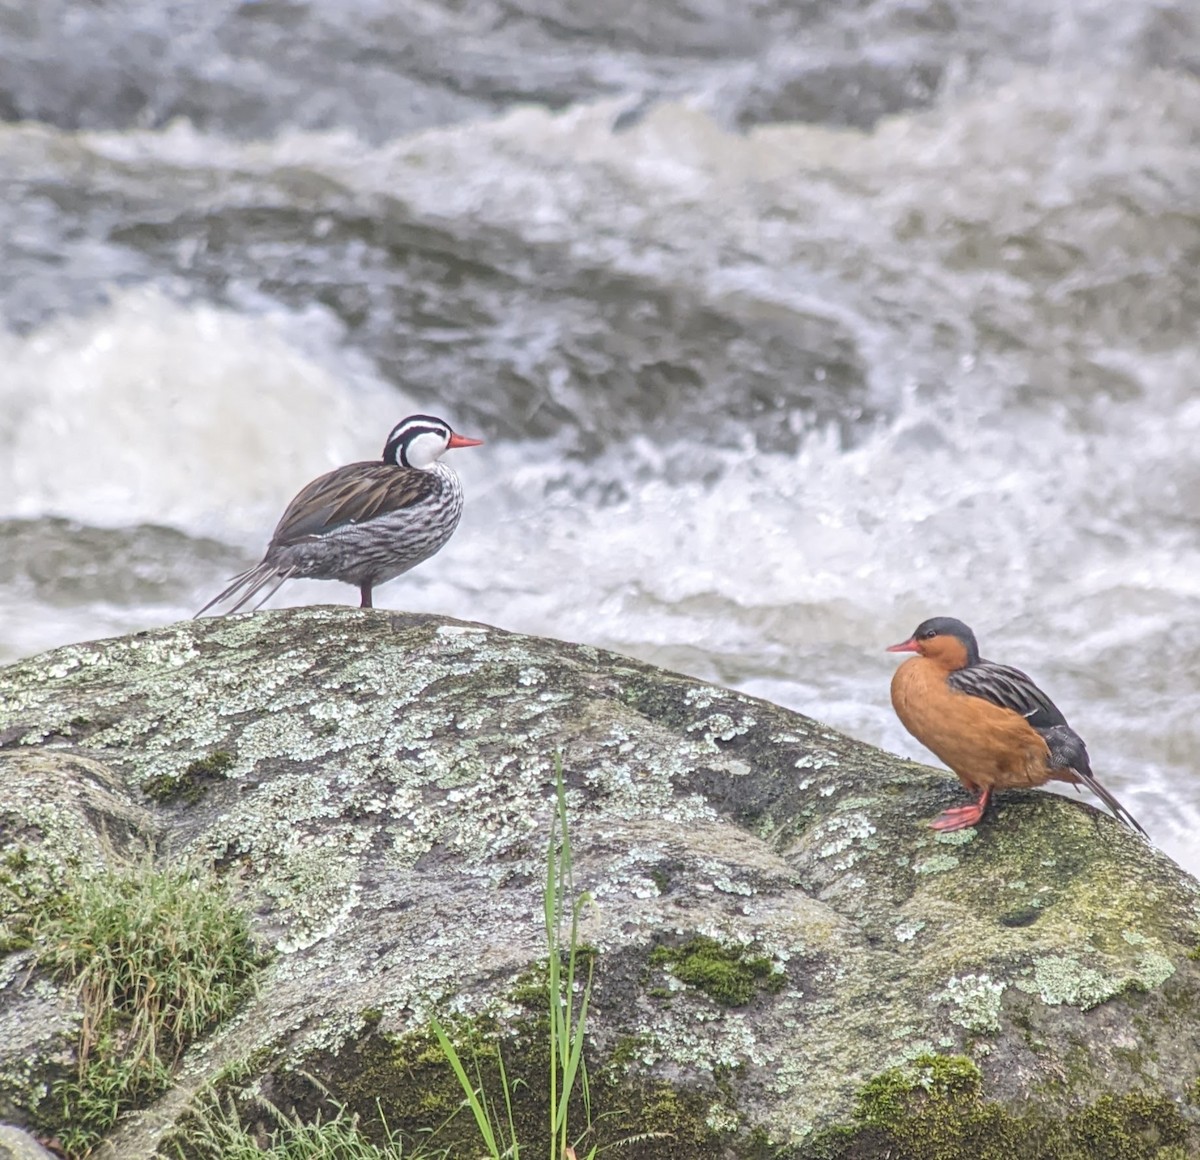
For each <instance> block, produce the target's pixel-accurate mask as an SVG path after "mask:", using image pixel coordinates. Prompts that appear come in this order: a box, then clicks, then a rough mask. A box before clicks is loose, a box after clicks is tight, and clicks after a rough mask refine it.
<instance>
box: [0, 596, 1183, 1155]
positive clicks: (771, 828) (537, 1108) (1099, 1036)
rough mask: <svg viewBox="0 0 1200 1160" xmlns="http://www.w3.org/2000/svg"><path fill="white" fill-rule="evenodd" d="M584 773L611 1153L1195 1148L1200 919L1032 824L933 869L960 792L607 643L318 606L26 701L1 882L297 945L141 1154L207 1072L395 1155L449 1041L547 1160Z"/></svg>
mask: <svg viewBox="0 0 1200 1160" xmlns="http://www.w3.org/2000/svg"><path fill="white" fill-rule="evenodd" d="M880 696H881V697H884V696H886V687H883V686H881V690H880ZM559 753H561V760H562V769H563V777H564V781H565V785H566V798H567V804H568V817H569V824H570V831H571V837H572V844H573V847H574V857H575V882H574V888H575V891H576V892H582V891H587V892H588V893H590V895H591V896H592V898H593V900H594V904H593V905H590V906H585V907H584V908H583V910H582V912H581V914H582V939H583V941H584V942H585V943H586V945H587V947H588V949H589V955H588V958H589V959H590V961H591V962H592V964H593V966H594V972H595V974H594V993H593V996H592V1007H591V1011H590V1019H589V1027H588V1040H587V1057H588V1063H589V1068H590V1073H591V1078H592V1102H593V1107H592V1113H593V1117H594V1118H596V1119H598V1121H599V1123H598V1127H597V1133H598V1135H597V1136H595V1137H593V1140H596V1139H598V1140H599V1141H600V1142H602V1143H603V1142H606V1141H607V1142H611V1141H613V1140H618V1139H624V1138H627V1137H633V1136H637V1135H639V1134H642V1133H647V1134H648V1135H647V1137H646V1138H644V1139H641V1140H637V1141H634V1142H632V1143H630V1144H628V1145H626V1146H625V1147H624V1148H622V1149H621V1150H620V1151H619V1152H618V1153H617V1154H619V1155H621V1156H627V1157H628V1156H635V1157H637V1156H645V1157H674V1156H678V1157H684V1156H687V1157H714V1158H716V1157H725V1156H728V1157H750V1156H754V1157H759V1156H762V1157H766V1156H780V1155H782V1156H792V1157H798V1158H799V1157H810V1156H811V1157H847V1158H848V1157H872V1156H884V1155H887V1156H892V1157H906V1156H911V1157H918V1158H921V1157H935V1156H937V1157H952V1156H956V1155H964V1156H966V1155H970V1156H984V1157H989V1156H996V1157H1000V1156H1003V1157H1005V1158H1006V1160H1012V1158H1014V1157H1022V1156H1030V1157H1035V1156H1036V1157H1047V1158H1050V1157H1055V1158H1062V1157H1066V1158H1071V1157H1080V1158H1083V1157H1094V1156H1103V1157H1114V1158H1123V1157H1158V1158H1160V1160H1168V1158H1174V1160H1181V1158H1185V1157H1190V1156H1197V1155H1200V1109H1198V1108H1197V1104H1198V1103H1200V961H1197V959H1198V957H1200V955H1198V952H1197V947H1198V946H1200V887H1198V885H1197V883H1196V882H1195V881H1193V880H1192V879H1191V878H1189V877H1188V876H1187V875H1185V874H1184V873H1183V872H1181V871H1180V870H1179V869H1178V868H1177V867H1176V866H1175V865H1174V864H1173V863H1172V862H1170V861H1169V860H1168V859H1166V858H1165V857H1163V856H1161V855H1159V854H1158V853H1157V852H1156V851H1155V850H1154V849H1152V848H1151V847H1150V846H1148V845H1147V844H1145V843H1143V842H1142V841H1141V840H1139V839H1138V838H1137V837H1136V835H1134V834H1133V833H1131V832H1130V831H1128V830H1126V829H1124V828H1123V827H1121V826H1119V825H1117V824H1116V823H1114V822H1113V820H1112V819H1111V818H1110V817H1108V816H1107V815H1105V814H1101V813H1099V812H1097V811H1096V810H1094V809H1092V808H1091V807H1089V806H1087V805H1085V804H1083V803H1081V802H1075V801H1070V800H1066V799H1064V798H1061V797H1056V796H1052V795H1049V794H1045V793H1016V794H1009V795H1005V796H1004V797H1003V798H1002V800H1001V804H1000V807H999V809H998V810H997V811H996V813H995V816H994V817H993V818H992V819H990V820H989V822H988V823H987V824H986V825H985V826H984V827H983V828H982V829H980V830H978V831H976V830H968V831H964V832H960V833H953V834H946V835H941V836H937V837H935V836H934V835H933V834H932V833H931V832H930V831H929V830H928V829H927V828H926V827H925V825H924V822H925V821H926V820H927V819H928V818H929V817H931V816H932V815H934V814H935V813H937V812H938V811H939V810H940V809H942V808H944V807H945V806H946V805H948V804H951V803H952V802H953V801H954V800H955V798H956V796H957V790H956V785H957V783H956V782H955V781H954V779H953V778H952V777H951V776H950V775H948V774H945V773H944V772H938V771H934V770H930V769H927V768H925V767H922V766H919V765H915V764H913V763H910V762H907V761H903V760H900V759H898V758H895V757H891V756H889V755H887V754H885V753H882V752H880V751H878V750H875V749H873V748H871V747H869V746H866V745H863V744H860V743H858V742H855V741H852V740H850V739H848V738H846V737H844V736H841V735H839V734H837V733H835V732H833V731H832V730H830V729H827V728H825V727H823V726H821V725H820V724H818V723H816V722H814V721H812V720H809V719H807V718H805V717H802V716H799V715H797V714H795V713H792V712H790V711H787V710H784V709H781V708H779V707H777V706H774V705H771V704H768V703H766V702H763V701H758V700H755V699H753V698H751V697H746V696H742V695H740V694H737V693H733V692H730V691H728V690H725V689H721V688H716V687H714V686H711V685H708V684H705V683H703V682H700V681H696V680H693V679H691V678H687V677H683V676H679V675H676V674H672V673H668V672H663V671H661V670H658V669H655V668H653V667H651V666H648V665H644V664H641V663H639V662H636V661H632V660H629V659H627V658H624V657H621V656H618V655H615V654H612V653H607V652H602V651H599V650H597V649H594V648H590V647H586V646H580V645H570V644H564V643H561V642H558V641H553V640H545V639H538V638H530V637H523V636H518V635H513V634H510V633H507V632H503V631H501V630H498V629H494V628H489V627H486V626H484V625H477V624H467V623H460V622H450V621H445V620H441V619H437V618H433V617H428V616H408V615H402V614H396V613H388V612H386V611H381V610H376V611H359V610H357V609H355V610H349V609H329V608H310V609H297V610H289V611H283V612H270V613H261V614H254V615H248V616H237V617H230V618H226V619H214V620H205V621H198V622H189V623H184V624H178V625H172V626H170V627H167V628H163V629H161V630H157V631H153V632H147V633H141V634H138V635H136V636H131V637H125V638H121V639H115V640H107V641H99V642H95V643H88V644H81V645H75V646H71V647H67V648H62V649H58V650H56V651H54V652H52V653H48V654H45V655H43V656H39V657H34V658H31V659H29V660H26V661H23V662H21V663H19V664H17V665H14V666H11V667H10V668H7V669H4V670H0V787H2V789H0V837H2V838H3V844H4V849H5V851H6V852H8V853H10V854H11V853H13V852H14V851H16V850H18V849H19V850H20V851H22V853H21V855H20V857H19V858H17V859H15V860H14V862H13V865H12V866H10V871H11V873H10V874H9V878H8V879H7V881H9V882H10V884H11V883H12V882H13V881H14V880H18V882H17V884H18V885H20V884H21V883H22V882H23V883H24V890H25V895H26V897H28V896H29V894H30V893H31V892H36V889H37V888H38V884H39V883H52V882H54V881H60V880H61V879H62V877H63V876H64V875H70V874H87V873H91V872H94V871H97V870H100V869H102V868H104V867H114V866H119V865H122V864H125V863H130V862H134V861H137V860H138V859H142V858H144V857H146V856H148V855H153V857H154V858H156V859H157V860H159V861H160V862H161V863H164V864H180V863H187V864H190V865H194V866H196V867H197V872H198V873H199V872H201V871H204V872H216V873H218V874H220V875H221V876H223V877H224V878H225V879H226V880H228V881H230V882H232V883H236V884H237V889H238V890H239V891H240V893H241V895H242V896H243V897H244V898H245V899H246V900H247V902H248V904H249V905H250V906H251V907H252V908H253V912H254V923H255V929H256V931H257V934H258V937H259V938H260V939H261V940H262V943H263V945H264V947H266V948H268V949H269V950H270V951H271V952H272V955H271V958H270V961H269V963H268V965H266V966H265V967H264V968H263V971H262V977H261V981H260V986H259V990H258V993H257V995H256V996H255V997H254V998H253V999H251V1000H249V1001H248V1003H247V1004H246V1005H245V1006H244V1007H243V1008H242V1010H241V1012H240V1013H239V1014H238V1015H237V1016H235V1017H234V1019H233V1020H232V1021H230V1022H228V1023H226V1024H225V1025H224V1026H221V1027H218V1028H215V1029H214V1030H213V1031H212V1033H211V1034H210V1035H208V1036H207V1037H206V1038H205V1039H203V1040H202V1041H201V1042H199V1043H197V1044H196V1045H194V1046H193V1048H192V1049H191V1050H190V1052H189V1053H188V1055H187V1056H186V1057H185V1058H184V1060H183V1061H182V1063H181V1065H180V1067H179V1069H178V1072H177V1082H176V1086H175V1087H174V1088H172V1089H170V1090H169V1091H167V1092H166V1093H165V1094H164V1095H162V1096H161V1097H159V1098H157V1099H156V1100H155V1101H154V1102H153V1103H152V1104H151V1105H150V1106H149V1107H146V1108H142V1109H137V1110H134V1111H131V1112H129V1113H127V1114H126V1115H125V1116H124V1117H123V1118H122V1119H121V1120H120V1121H119V1122H118V1124H117V1126H116V1128H115V1132H114V1136H113V1138H112V1143H111V1145H110V1152H111V1153H112V1154H114V1155H118V1156H120V1157H122V1158H124V1160H137V1158H139V1157H149V1156H151V1155H153V1154H154V1152H155V1149H156V1147H158V1146H159V1144H160V1143H161V1141H162V1140H163V1138H164V1135H165V1134H167V1133H169V1132H170V1130H171V1129H172V1127H173V1125H175V1124H176V1123H177V1122H178V1121H179V1119H180V1117H181V1116H182V1115H184V1113H185V1111H186V1109H187V1107H188V1105H189V1101H190V1100H191V1098H192V1097H193V1095H194V1094H195V1093H196V1092H197V1091H199V1090H200V1089H201V1088H202V1087H203V1085H205V1084H207V1083H211V1082H212V1081H213V1080H214V1079H216V1078H218V1077H220V1080H221V1083H222V1084H223V1085H224V1087H225V1088H226V1089H227V1090H231V1091H233V1090H236V1091H249V1090H253V1091H254V1092H256V1093H257V1094H259V1095H261V1096H263V1097H265V1098H266V1099H268V1100H270V1101H271V1102H272V1103H273V1104H275V1106H277V1107H280V1108H283V1109H285V1110H293V1109H294V1110H295V1111H296V1112H298V1113H299V1114H301V1115H308V1114H312V1113H314V1112H315V1111H316V1110H318V1109H319V1108H320V1107H321V1106H322V1101H323V1099H325V1098H326V1096H325V1095H324V1094H323V1093H322V1091H321V1089H320V1087H319V1086H318V1083H317V1082H314V1081H319V1084H320V1085H324V1087H325V1088H326V1089H327V1091H328V1093H330V1094H331V1095H332V1097H333V1098H334V1099H336V1100H337V1101H339V1102H341V1103H343V1104H345V1105H346V1106H348V1107H349V1108H350V1109H352V1110H354V1111H356V1112H359V1113H362V1114H363V1115H364V1116H366V1117H367V1118H368V1121H369V1119H370V1118H371V1117H372V1116H374V1115H375V1114H376V1100H377V1099H378V1100H379V1103H380V1106H381V1107H382V1109H383V1111H384V1112H385V1113H386V1115H387V1117H388V1120H389V1122H390V1123H391V1124H392V1126H393V1127H394V1128H399V1129H401V1130H404V1131H417V1130H419V1129H421V1128H434V1127H436V1126H437V1125H438V1124H440V1123H442V1121H443V1120H445V1119H446V1116H447V1115H448V1113H449V1111H452V1110H453V1107H454V1106H456V1103H457V1102H458V1097H456V1096H455V1088H454V1081H453V1077H452V1075H451V1074H450V1072H449V1069H448V1068H447V1067H446V1065H445V1063H444V1061H441V1060H439V1059H438V1058H437V1054H436V1051H435V1050H431V1047H430V1044H431V1039H430V1036H429V1020H430V1018H431V1017H432V1016H434V1015H439V1016H441V1017H442V1018H443V1019H444V1020H446V1021H448V1022H449V1025H451V1026H453V1027H455V1028H456V1029H457V1030H456V1035H457V1036H458V1037H459V1038H460V1040H461V1041H462V1042H464V1043H474V1044H475V1045H476V1047H478V1046H479V1045H480V1044H482V1045H485V1046H488V1045H490V1046H491V1048H493V1049H494V1045H495V1044H496V1043H498V1044H499V1045H500V1049H501V1051H502V1053H503V1055H504V1059H505V1064H506V1067H507V1069H508V1072H509V1076H510V1079H511V1078H512V1077H514V1076H520V1077H522V1078H523V1079H525V1081H526V1086H524V1087H520V1088H519V1089H518V1103H519V1106H518V1108H517V1109H516V1117H517V1121H518V1126H519V1127H522V1128H526V1129H527V1131H528V1133H529V1135H530V1136H534V1137H536V1133H537V1132H538V1131H539V1130H540V1127H541V1125H542V1124H543V1123H544V1115H545V1113H544V1103H545V1087H546V1084H545V1079H544V1075H545V1059H546V1047H545V1033H544V1031H543V1030H542V1025H543V1020H544V1013H545V1009H546V1000H545V998H544V991H543V990H542V989H541V988H540V983H539V980H541V979H542V977H543V975H542V974H541V973H540V970H541V968H540V967H539V964H544V960H545V955H546V949H545V937H544V931H543V896H542V894H543V888H544V884H545V877H546V847H547V841H548V836H549V833H550V827H551V821H552V818H553V816H554V803H555V789H554V786H555V764H556V755H557V754H559ZM0 917H3V914H2V913H0ZM35 955H36V948H35V947H33V948H22V947H20V946H12V947H9V948H8V949H7V953H6V954H4V956H3V957H2V958H0V988H2V989H0V1116H2V1117H4V1118H6V1119H9V1120H12V1121H15V1122H26V1123H36V1122H37V1115H38V1113H37V1108H38V1106H39V1100H41V1099H42V1098H43V1097H44V1095H45V1092H46V1090H47V1085H48V1084H49V1083H51V1082H52V1081H53V1079H54V1077H55V1076H56V1075H58V1074H60V1073H62V1072H63V1070H64V1068H69V1066H70V1063H71V1053H72V1044H73V1042H74V1037H75V1035H76V1030H77V1028H76V1024H77V1021H78V1012H77V1007H76V1003H75V998H74V996H73V994H72V992H71V989H70V987H69V985H67V984H65V983H61V982H56V981H54V980H53V979H51V978H49V977H48V976H46V975H45V974H44V972H42V971H41V970H40V969H37V968H36V967H35ZM477 1058H483V1060H484V1062H483V1064H482V1070H483V1072H484V1074H485V1079H486V1077H487V1076H489V1075H491V1073H492V1067H491V1063H489V1061H488V1058H487V1057H486V1056H485V1055H478V1056H477ZM488 1082H491V1081H490V1080H488ZM539 1101H540V1102H539ZM246 1106H249V1105H248V1104H247V1105H246ZM473 1131H474V1129H473V1126H472V1124H471V1122H470V1117H469V1115H468V1116H459V1117H457V1118H456V1119H455V1120H454V1121H453V1122H452V1123H451V1124H450V1125H449V1126H448V1127H446V1128H444V1129H443V1131H442V1132H441V1133H440V1134H439V1136H438V1137H436V1138H435V1142H441V1143H442V1144H443V1145H444V1146H447V1147H451V1148H452V1149H453V1151H452V1154H453V1155H463V1156H474V1155H477V1154H479V1152H480V1151H481V1150H480V1149H479V1148H478V1146H477V1145H475V1146H472V1145H470V1144H469V1143H468V1141H469V1140H470V1139H471V1132H473ZM527 1138H528V1137H527ZM529 1146H530V1147H533V1145H529ZM537 1147H538V1153H537V1154H539V1155H541V1154H544V1149H543V1146H542V1145H538V1146H537ZM581 1154H583V1153H582V1152H581Z"/></svg>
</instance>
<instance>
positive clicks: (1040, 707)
mask: <svg viewBox="0 0 1200 1160" xmlns="http://www.w3.org/2000/svg"><path fill="white" fill-rule="evenodd" d="M946 683H947V684H948V685H949V686H950V688H952V689H955V690H957V691H958V692H960V693H966V694H967V695H968V696H971V697H982V698H983V699H984V700H985V701H991V703H992V704H993V705H999V706H1000V707H1001V708H1002V709H1011V710H1012V711H1013V712H1014V713H1020V714H1021V716H1022V717H1024V718H1025V720H1026V721H1028V722H1029V724H1030V725H1032V726H1033V728H1034V729H1036V730H1037V731H1038V732H1039V733H1045V732H1046V731H1047V730H1049V729H1053V728H1055V727H1056V726H1059V725H1066V723H1067V719H1066V718H1065V717H1064V716H1063V715H1062V713H1061V712H1060V710H1059V708H1058V706H1057V705H1055V703H1054V702H1053V701H1051V700H1050V698H1049V697H1047V696H1046V694H1045V693H1043V692H1042V690H1041V689H1039V688H1038V687H1037V685H1035V684H1034V683H1033V681H1032V680H1031V679H1030V678H1029V677H1028V676H1027V675H1026V674H1025V673H1023V672H1021V670H1020V669H1014V668H1010V667H1009V666H1008V665H998V664H996V663H995V662H994V661H979V662H978V663H977V664H973V665H968V666H967V667H966V668H964V669H955V670H954V672H952V673H951V674H950V675H949V676H948V677H947V678H946Z"/></svg>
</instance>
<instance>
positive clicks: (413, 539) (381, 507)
mask: <svg viewBox="0 0 1200 1160" xmlns="http://www.w3.org/2000/svg"><path fill="white" fill-rule="evenodd" d="M461 515H462V489H461V487H460V486H459V483H458V478H457V476H456V475H455V474H454V472H453V471H451V470H450V469H449V468H447V467H445V466H444V465H442V464H441V463H436V464H434V465H433V467H432V468H429V469H425V470H418V469H416V468H410V467H398V466H396V465H395V464H390V463H379V462H364V463H351V464H347V465H346V466H345V467H339V468H337V469H336V470H334V471H331V472H329V473H328V474H326V475H322V476H321V477H320V478H319V479H314V480H313V481H312V483H310V484H308V485H307V486H306V487H304V488H303V489H302V490H301V491H300V493H299V494H298V495H297V496H296V498H295V499H293V500H292V502H291V503H290V504H288V507H287V510H286V511H285V512H284V513H283V516H282V518H281V519H280V521H279V524H278V526H277V527H276V528H275V532H274V535H272V537H271V543H270V545H269V546H268V547H267V551H266V554H265V555H264V556H263V558H262V560H261V562H260V563H258V564H256V565H255V566H254V567H253V568H249V569H247V570H246V571H245V572H243V573H241V574H240V575H238V576H235V577H234V578H233V580H232V581H231V582H230V584H229V586H228V587H227V588H226V589H225V590H224V591H223V592H221V593H220V594H219V595H217V596H216V597H215V598H214V599H213V600H211V601H209V603H208V604H206V605H205V606H204V608H202V609H201V610H200V612H199V613H197V614H196V615H197V616H199V615H200V614H201V613H203V612H206V611H207V610H208V609H209V608H211V607H212V606H213V605H214V604H218V603H220V602H221V601H222V600H226V599H228V598H230V597H232V596H235V595H238V597H239V598H238V601H237V603H236V604H235V605H234V606H233V608H232V609H230V611H231V612H236V611H237V610H238V609H239V608H241V607H242V606H243V605H245V604H246V603H247V602H248V601H250V600H251V599H253V598H254V597H255V596H256V595H258V593H259V592H261V591H262V590H263V589H264V588H268V586H269V590H268V591H267V592H266V593H265V595H263V597H262V600H260V601H259V604H260V605H261V604H262V603H265V602H266V601H267V600H269V599H270V598H271V596H273V595H274V593H275V592H276V591H277V590H278V588H279V587H280V585H282V584H283V583H284V582H285V581H287V580H291V579H294V578H307V579H317V580H342V581H344V582H346V583H348V584H356V585H358V586H359V587H360V588H361V589H362V590H363V595H364V604H367V605H368V606H369V600H370V589H371V587H373V586H374V585H376V584H382V583H383V582H384V581H386V580H391V579H393V578H395V577H396V576H399V575H400V574H401V573H402V572H407V571H408V570H409V569H410V568H412V567H414V566H415V565H417V564H419V563H421V561H422V560H427V559H428V558H429V557H430V556H432V555H433V554H434V553H435V552H437V551H438V549H440V548H441V547H442V546H443V545H444V544H445V543H446V541H447V540H449V538H450V537H451V535H453V533H454V529H455V528H456V527H457V526H458V521H459V517H460V516H461Z"/></svg>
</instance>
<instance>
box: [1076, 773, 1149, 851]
mask: <svg viewBox="0 0 1200 1160" xmlns="http://www.w3.org/2000/svg"><path fill="white" fill-rule="evenodd" d="M1072 772H1073V773H1074V774H1075V776H1076V777H1078V778H1079V780H1080V781H1081V782H1083V784H1084V785H1086V786H1087V787H1088V789H1090V790H1091V791H1092V793H1094V794H1095V795H1096V796H1097V797H1098V798H1099V799H1100V800H1101V801H1102V802H1103V803H1104V804H1105V805H1106V806H1108V808H1109V810H1110V811H1111V812H1112V816H1113V817H1114V818H1116V819H1117V821H1119V822H1124V823H1125V824H1126V825H1127V826H1128V827H1129V828H1130V829H1131V830H1137V832H1138V833H1139V834H1141V835H1142V837H1143V838H1149V837H1150V835H1149V834H1147V833H1146V831H1145V830H1144V829H1143V828H1142V824H1141V822H1139V821H1138V820H1137V818H1135V817H1134V816H1133V814H1131V813H1130V812H1129V811H1128V810H1127V809H1126V808H1125V807H1124V806H1123V805H1121V803H1120V802H1119V801H1117V799H1116V798H1115V797H1114V796H1113V794H1112V793H1111V792H1110V791H1109V790H1107V789H1105V788H1104V786H1102V785H1101V784H1100V783H1099V782H1098V781H1097V780H1096V775H1095V774H1094V773H1092V771H1091V770H1090V769H1075V770H1073V771H1072Z"/></svg>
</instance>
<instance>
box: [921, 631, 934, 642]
mask: <svg viewBox="0 0 1200 1160" xmlns="http://www.w3.org/2000/svg"><path fill="white" fill-rule="evenodd" d="M935 636H937V629H936V628H927V629H926V630H925V631H924V632H923V633H921V639H922V640H932V639H933V638H934V637H935Z"/></svg>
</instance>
